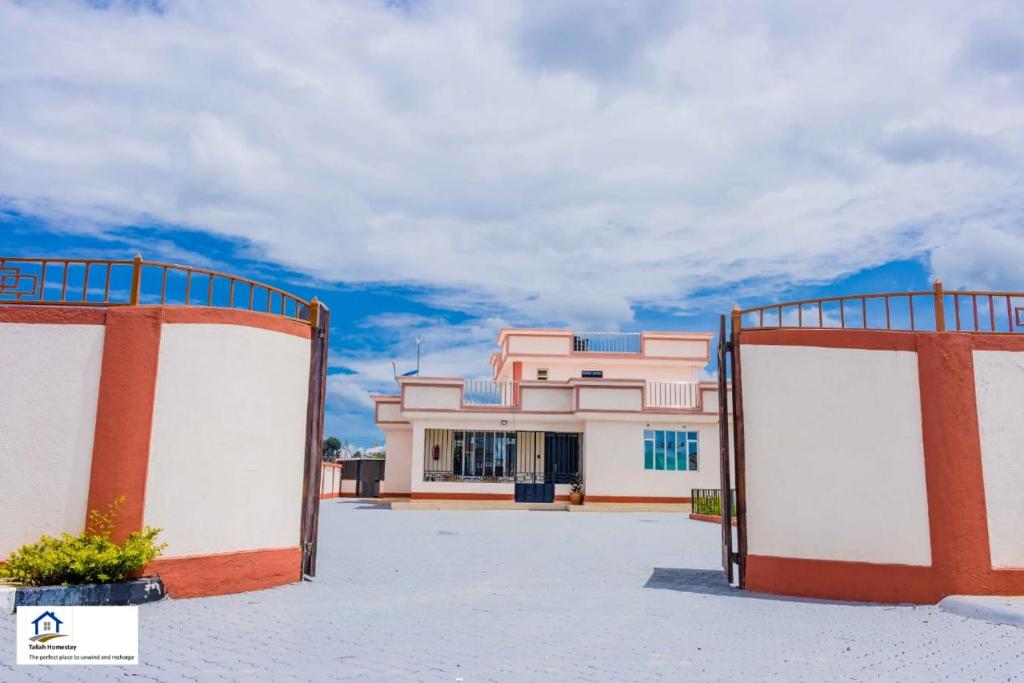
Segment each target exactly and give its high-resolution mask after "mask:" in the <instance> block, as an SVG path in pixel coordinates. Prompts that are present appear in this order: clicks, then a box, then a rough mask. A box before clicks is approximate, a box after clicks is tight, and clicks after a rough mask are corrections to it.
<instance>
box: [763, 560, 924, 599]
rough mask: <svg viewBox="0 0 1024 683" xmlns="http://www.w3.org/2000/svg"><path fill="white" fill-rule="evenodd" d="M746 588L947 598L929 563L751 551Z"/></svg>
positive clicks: (850, 595) (807, 593) (843, 596)
mask: <svg viewBox="0 0 1024 683" xmlns="http://www.w3.org/2000/svg"><path fill="white" fill-rule="evenodd" d="M746 583H747V588H748V589H749V590H752V591H757V592H764V593H778V594H781V595H798V596H801V597H810V598H830V599H833V600H868V601H871V602H887V603H898V602H918V603H933V602H936V601H938V600H940V599H941V598H942V597H943V593H942V591H941V590H940V589H939V586H938V583H937V582H936V581H935V574H934V572H933V571H932V568H931V567H917V566H913V565H906V564H871V563H869V562H839V561H834V560H804V559H800V558H795V557H768V556H764V555H747V573H746Z"/></svg>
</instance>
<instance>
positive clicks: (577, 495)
mask: <svg viewBox="0 0 1024 683" xmlns="http://www.w3.org/2000/svg"><path fill="white" fill-rule="evenodd" d="M569 486H571V487H572V488H571V489H570V491H569V503H570V504H571V505H580V504H582V503H583V477H582V476H580V473H579V472H577V473H576V474H574V475H572V477H571V478H570V479H569Z"/></svg>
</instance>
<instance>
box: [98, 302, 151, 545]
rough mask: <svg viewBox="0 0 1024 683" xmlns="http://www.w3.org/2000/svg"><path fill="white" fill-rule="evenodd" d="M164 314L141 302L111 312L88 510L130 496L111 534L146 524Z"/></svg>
mask: <svg viewBox="0 0 1024 683" xmlns="http://www.w3.org/2000/svg"><path fill="white" fill-rule="evenodd" d="M162 315H163V310H162V309H160V308H150V307H141V306H138V307H136V306H133V307H130V308H129V307H126V308H112V309H110V310H108V311H107V314H106V331H105V337H104V341H103V361H102V366H101V367H102V369H101V374H100V386H99V397H98V400H97V406H96V431H95V436H94V438H93V447H92V471H91V473H90V475H89V498H88V505H87V510H100V511H104V510H106V508H107V506H108V505H109V504H110V503H111V502H113V500H114V499H116V498H117V497H118V496H121V495H123V496H124V497H125V502H124V505H123V507H122V508H121V510H120V512H119V513H118V516H117V521H116V525H115V528H114V531H113V534H112V535H111V537H112V538H113V539H114V540H115V541H118V542H120V541H123V540H124V539H125V538H127V537H128V535H129V534H130V533H131V532H133V531H138V530H140V529H142V524H143V520H142V513H143V508H144V507H145V503H146V473H147V471H148V469H149V440H150V433H151V431H152V426H153V401H154V397H155V394H156V372H157V362H158V356H159V354H160V328H161V320H162ZM86 523H88V514H87V515H86Z"/></svg>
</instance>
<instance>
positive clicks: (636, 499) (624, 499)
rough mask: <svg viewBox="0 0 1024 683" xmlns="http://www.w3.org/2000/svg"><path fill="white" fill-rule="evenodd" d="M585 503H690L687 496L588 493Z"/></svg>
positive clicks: (690, 500) (690, 499)
mask: <svg viewBox="0 0 1024 683" xmlns="http://www.w3.org/2000/svg"><path fill="white" fill-rule="evenodd" d="M584 500H585V502H587V503H692V502H693V499H692V498H690V497H689V496H686V497H683V498H677V497H675V496H592V495H590V494H589V493H588V494H586V497H585V498H584Z"/></svg>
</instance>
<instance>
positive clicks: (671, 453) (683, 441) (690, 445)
mask: <svg viewBox="0 0 1024 683" xmlns="http://www.w3.org/2000/svg"><path fill="white" fill-rule="evenodd" d="M698 452H699V446H698V439H697V432H675V431H664V430H660V429H646V430H644V469H645V470H672V471H677V472H678V471H686V470H696V469H697V457H698Z"/></svg>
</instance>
